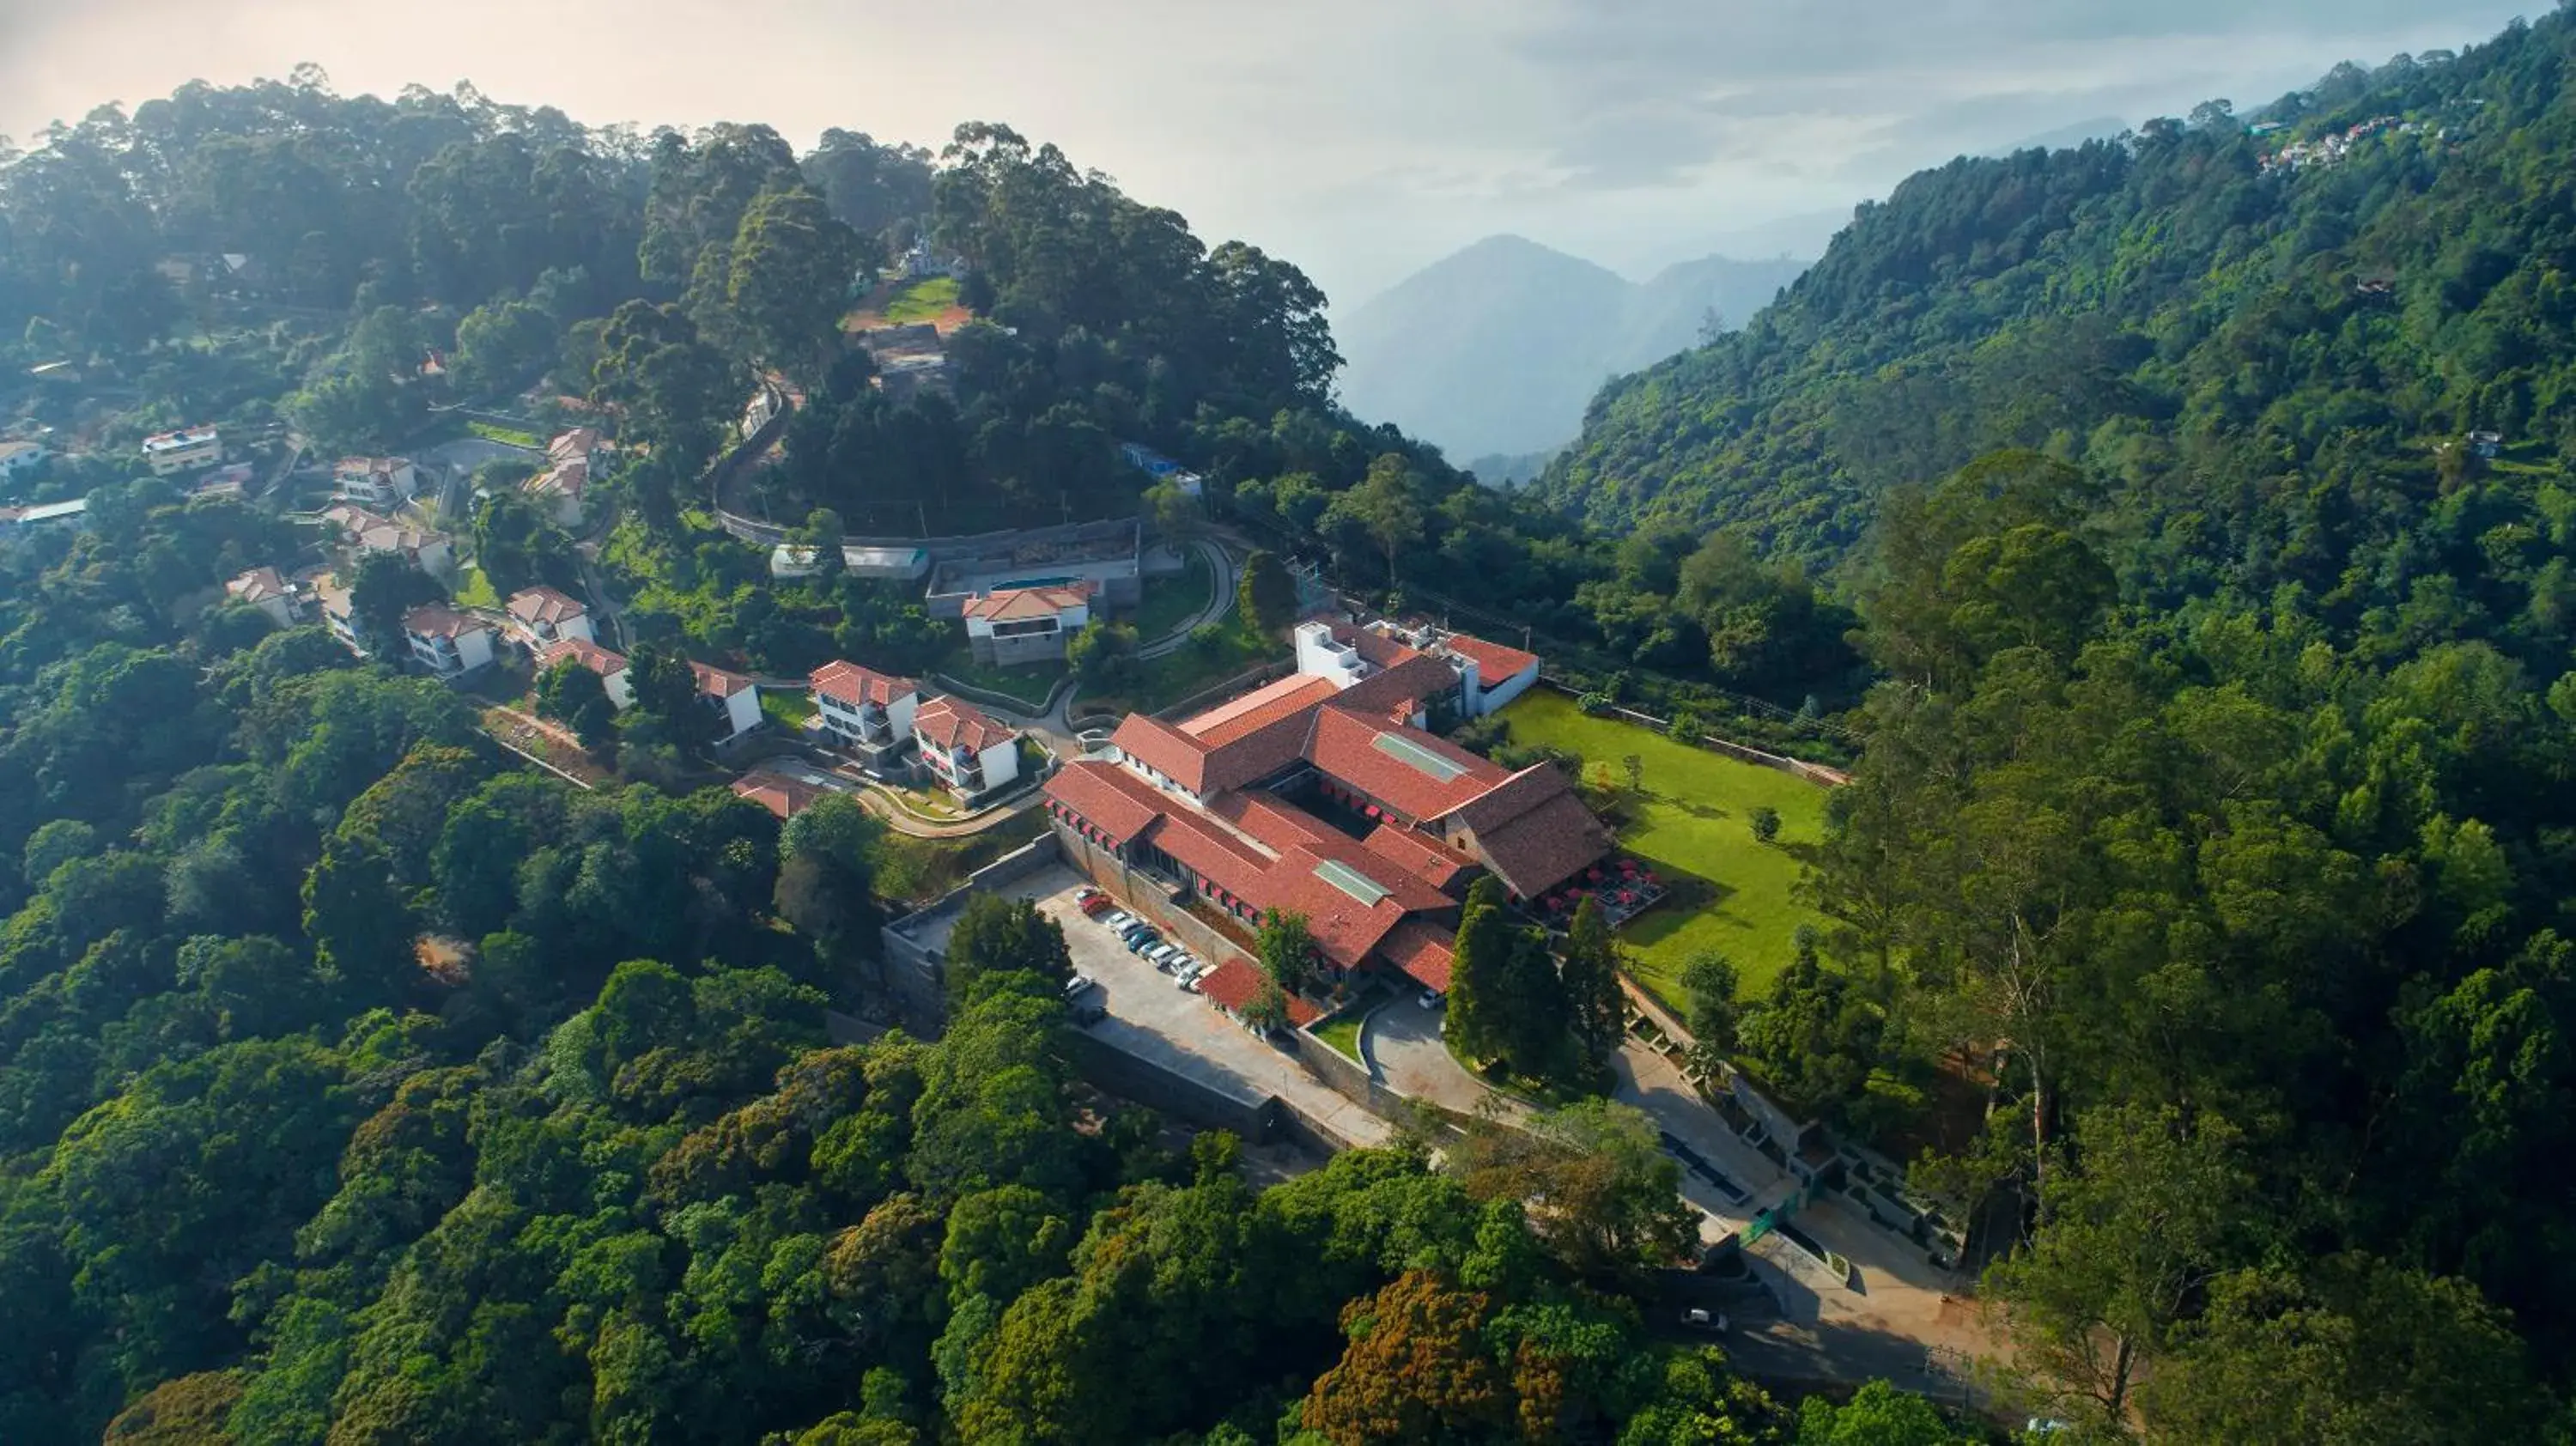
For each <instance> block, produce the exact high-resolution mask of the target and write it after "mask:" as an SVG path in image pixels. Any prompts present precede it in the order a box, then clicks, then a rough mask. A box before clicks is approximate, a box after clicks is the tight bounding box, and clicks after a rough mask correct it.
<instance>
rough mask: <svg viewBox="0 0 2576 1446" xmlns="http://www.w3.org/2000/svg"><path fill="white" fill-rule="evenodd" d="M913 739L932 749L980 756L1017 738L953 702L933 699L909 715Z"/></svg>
mask: <svg viewBox="0 0 2576 1446" xmlns="http://www.w3.org/2000/svg"><path fill="white" fill-rule="evenodd" d="M912 732H913V736H914V737H916V738H919V739H920V740H921V741H923V742H925V743H927V744H929V745H931V746H932V747H934V748H967V749H971V750H973V751H974V752H977V753H981V752H983V751H984V750H985V749H987V748H991V747H994V746H995V745H997V744H1002V743H1008V742H1009V741H1011V740H1012V739H1014V738H1017V737H1018V736H1019V734H1018V733H1016V732H1014V731H1012V730H1011V729H1008V728H1005V727H1003V726H1002V725H1001V724H999V723H996V722H994V721H993V720H992V719H990V718H987V717H985V716H984V715H983V714H981V713H979V712H977V711H975V710H974V709H973V708H970V707H968V706H967V705H965V704H963V703H960V702H958V701H957V700H956V699H954V698H933V699H931V700H930V701H929V702H927V703H924V704H922V705H921V711H920V712H918V713H915V714H913V715H912Z"/></svg>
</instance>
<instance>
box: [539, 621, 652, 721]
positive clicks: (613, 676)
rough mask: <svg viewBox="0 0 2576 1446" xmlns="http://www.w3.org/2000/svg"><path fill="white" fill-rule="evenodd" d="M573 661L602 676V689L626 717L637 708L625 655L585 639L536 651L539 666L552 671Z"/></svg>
mask: <svg viewBox="0 0 2576 1446" xmlns="http://www.w3.org/2000/svg"><path fill="white" fill-rule="evenodd" d="M566 659H570V660H571V661H573V662H576V663H579V664H581V665H582V666H583V667H585V668H588V669H590V670H591V671H592V672H594V673H597V674H598V675H599V685H600V688H601V689H602V691H604V692H606V693H607V694H608V701H609V704H610V705H611V706H613V707H614V708H616V709H617V711H619V712H621V713H623V712H625V711H626V710H627V709H629V708H632V707H634V706H635V680H634V679H632V678H630V677H628V676H627V675H626V655H625V654H624V653H617V652H611V651H609V650H608V649H606V648H603V647H601V646H600V645H599V644H597V643H594V642H590V641H588V640H586V639H582V638H566V639H564V640H563V641H561V642H555V643H549V644H547V645H546V646H545V647H543V648H540V649H538V650H537V666H538V667H539V668H552V667H553V666H554V665H555V664H557V663H560V662H563V661H565V660H566Z"/></svg>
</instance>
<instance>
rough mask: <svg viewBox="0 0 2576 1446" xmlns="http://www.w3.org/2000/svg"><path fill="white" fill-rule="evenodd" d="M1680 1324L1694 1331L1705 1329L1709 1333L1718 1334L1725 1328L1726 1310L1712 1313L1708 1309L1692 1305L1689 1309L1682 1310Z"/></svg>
mask: <svg viewBox="0 0 2576 1446" xmlns="http://www.w3.org/2000/svg"><path fill="white" fill-rule="evenodd" d="M1682 1324H1683V1325H1686V1326H1688V1327H1690V1328H1691V1329H1692V1330H1695V1331H1706V1332H1708V1333H1709V1334H1710V1335H1718V1334H1721V1333H1723V1332H1724V1331H1725V1330H1726V1312H1724V1311H1718V1312H1716V1313H1714V1314H1712V1313H1710V1312H1708V1311H1704V1310H1701V1309H1699V1308H1698V1307H1697V1306H1693V1307H1692V1308H1690V1309H1689V1310H1686V1311H1683V1312H1682Z"/></svg>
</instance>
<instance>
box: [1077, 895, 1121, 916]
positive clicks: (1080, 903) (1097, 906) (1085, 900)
mask: <svg viewBox="0 0 2576 1446" xmlns="http://www.w3.org/2000/svg"><path fill="white" fill-rule="evenodd" d="M1073 906H1074V907H1075V908H1077V909H1080V910H1081V911H1082V912H1084V913H1086V914H1089V915H1091V916H1092V917H1093V918H1098V917H1099V916H1101V915H1102V914H1105V913H1108V912H1109V911H1110V910H1111V909H1114V908H1116V907H1117V906H1118V905H1117V901H1116V900H1114V899H1112V898H1110V897H1109V896H1108V895H1107V894H1102V893H1089V894H1084V895H1083V896H1082V897H1081V898H1078V899H1076V900H1074V901H1073Z"/></svg>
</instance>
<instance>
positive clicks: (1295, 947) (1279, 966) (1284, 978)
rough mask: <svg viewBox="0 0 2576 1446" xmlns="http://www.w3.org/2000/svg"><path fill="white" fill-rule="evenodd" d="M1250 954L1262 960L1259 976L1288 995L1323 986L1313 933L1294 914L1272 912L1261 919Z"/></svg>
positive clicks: (1321, 959)
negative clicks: (1266, 976) (1267, 976)
mask: <svg viewBox="0 0 2576 1446" xmlns="http://www.w3.org/2000/svg"><path fill="white" fill-rule="evenodd" d="M1253 952H1254V953H1255V954H1256V955H1257V956H1259V958H1260V960H1261V972H1262V973H1264V974H1267V975H1269V976H1270V978H1271V981H1272V982H1273V983H1276V984H1277V985H1278V986H1279V987H1280V988H1281V989H1284V990H1287V991H1288V992H1289V993H1291V994H1303V993H1306V992H1307V991H1309V990H1311V989H1313V988H1314V987H1315V986H1316V985H1318V984H1319V983H1321V982H1322V974H1323V969H1324V954H1323V951H1322V950H1321V949H1319V948H1317V947H1316V944H1315V931H1314V929H1313V927H1312V926H1310V925H1309V924H1308V923H1307V920H1306V916H1305V915H1303V914H1300V913H1297V912H1296V911H1294V910H1281V909H1272V910H1271V911H1270V912H1268V913H1266V914H1264V915H1262V917H1261V928H1260V929H1259V930H1258V931H1257V932H1256V933H1255V934H1254V936H1253Z"/></svg>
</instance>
